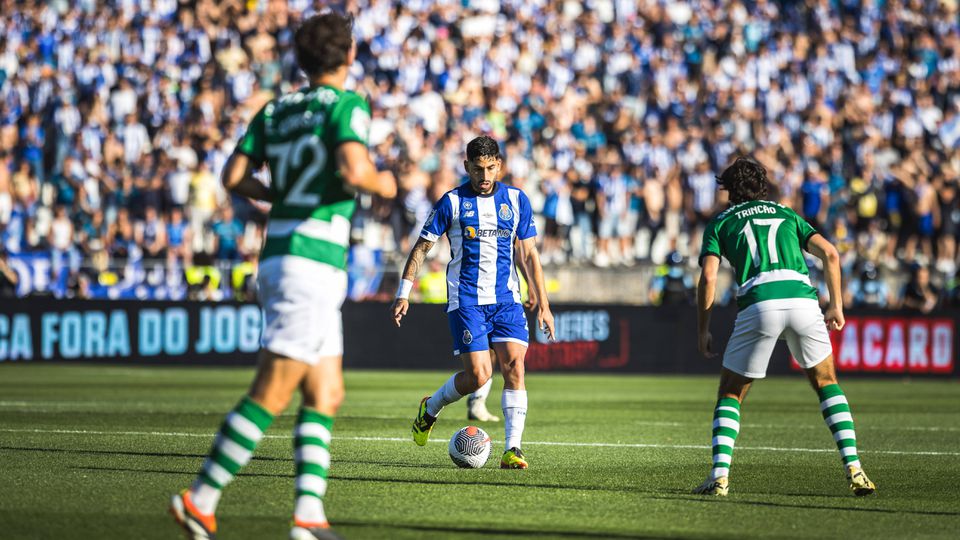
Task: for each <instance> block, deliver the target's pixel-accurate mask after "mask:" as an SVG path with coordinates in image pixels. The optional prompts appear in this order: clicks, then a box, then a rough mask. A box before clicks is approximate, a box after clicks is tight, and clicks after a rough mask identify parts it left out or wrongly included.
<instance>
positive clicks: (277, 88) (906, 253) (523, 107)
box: [0, 0, 960, 311]
mask: <svg viewBox="0 0 960 540" xmlns="http://www.w3.org/2000/svg"><path fill="white" fill-rule="evenodd" d="M2 4H10V2H3V3H2ZM321 4H327V5H330V4H333V7H335V8H338V9H346V10H348V11H351V12H354V13H357V16H356V19H355V36H356V40H357V46H358V53H359V57H358V61H357V63H356V64H355V65H354V66H353V68H352V83H351V84H352V85H353V87H354V88H356V89H357V90H358V91H360V92H362V93H364V94H365V95H367V96H368V99H369V100H370V102H371V105H372V108H373V115H374V118H373V123H372V129H371V141H370V143H371V146H372V147H373V148H374V149H375V150H374V151H375V155H376V157H377V160H378V166H380V167H381V168H389V169H391V170H393V171H394V173H395V175H396V176H397V178H398V182H399V188H400V196H399V197H398V199H396V201H393V202H385V201H380V200H373V199H370V198H364V199H362V201H361V202H362V205H361V208H360V210H359V212H358V214H357V215H356V218H355V229H354V230H355V233H354V236H355V237H354V241H355V245H354V247H353V249H352V251H351V254H350V257H351V259H350V260H351V276H352V278H353V279H352V285H351V297H353V298H355V299H363V298H366V297H371V296H375V295H376V292H377V291H378V290H380V289H381V288H382V287H386V284H385V282H386V281H388V279H389V278H384V277H383V276H384V274H385V272H384V270H386V274H388V275H389V274H390V273H391V272H395V268H396V264H397V257H398V254H402V253H404V252H406V250H407V249H408V248H409V245H410V241H411V240H410V239H411V238H413V237H415V236H416V235H417V233H418V230H419V224H420V223H422V221H423V220H424V218H425V217H426V215H427V213H428V212H429V210H430V207H431V204H432V202H433V201H435V200H436V199H437V198H438V197H439V195H440V194H442V193H443V192H444V191H446V190H448V189H450V188H451V187H452V186H454V185H455V184H456V183H458V182H459V180H460V178H461V176H462V174H463V171H462V165H461V164H460V163H461V161H462V159H463V158H462V151H463V147H464V144H465V141H467V140H469V139H470V138H472V137H473V136H475V135H477V134H479V133H489V134H491V135H492V136H494V137H495V138H497V139H498V140H500V141H502V145H503V149H504V151H505V153H506V158H507V170H508V174H507V177H506V178H505V181H508V182H511V183H513V184H515V185H518V186H520V187H522V188H523V189H524V190H526V192H527V193H529V194H530V196H531V199H532V200H533V202H534V205H535V208H536V210H537V212H538V220H539V224H540V232H541V234H542V235H543V245H542V252H543V258H544V260H545V262H546V263H547V264H548V265H550V266H553V267H554V271H555V272H562V271H567V270H568V269H570V268H580V269H581V275H582V272H587V271H592V270H586V269H592V268H595V267H596V268H601V269H602V268H606V267H611V266H612V267H617V268H627V267H631V266H634V265H636V264H639V266H640V269H629V270H626V269H624V270H619V271H618V272H619V273H618V275H620V276H622V277H630V276H632V275H635V274H637V273H643V272H646V274H652V273H654V272H655V270H654V267H655V266H656V265H659V264H662V263H664V261H665V260H666V255H667V254H668V253H670V252H673V251H677V252H679V254H680V255H681V257H683V260H684V264H685V267H686V271H687V272H688V273H694V272H695V266H696V258H697V253H698V251H697V250H698V244H699V235H700V232H701V231H702V228H703V225H704V223H705V222H706V221H707V220H708V219H709V218H710V217H711V216H712V215H713V214H715V213H716V212H717V211H718V210H719V209H720V208H722V207H723V205H724V204H725V199H724V194H723V193H722V192H719V191H718V190H717V186H716V184H715V182H714V175H715V174H716V173H717V172H718V171H719V170H720V169H721V168H722V167H723V166H724V164H726V163H728V162H729V161H730V160H731V158H732V157H733V156H735V155H737V154H740V153H750V154H752V155H753V156H755V157H756V158H757V159H758V160H760V161H761V162H762V163H763V164H764V165H766V166H767V167H768V168H769V169H770V170H771V171H772V178H771V179H772V181H773V182H774V184H775V187H776V189H775V198H776V200H778V201H779V202H781V203H783V204H786V205H789V206H791V207H793V208H794V209H796V210H797V211H798V212H800V213H801V215H802V216H804V217H805V218H806V219H808V220H809V221H810V222H811V223H813V224H814V225H815V226H816V227H817V228H818V229H819V230H820V231H822V232H823V233H824V234H825V235H826V236H828V237H829V238H830V239H831V240H832V241H834V242H835V243H836V244H837V245H838V246H839V247H840V249H841V251H842V254H843V266H844V270H845V275H847V276H850V278H851V279H849V280H848V284H847V285H848V294H849V296H850V301H851V302H853V303H860V304H866V305H877V306H899V305H901V304H903V305H905V306H915V307H916V309H919V310H921V311H930V310H932V309H935V307H936V306H937V305H939V304H940V303H943V302H956V297H957V296H958V294H957V291H958V288H957V287H956V283H957V280H956V268H957V249H956V240H957V236H958V234H960V196H958V181H960V153H958V152H957V149H958V148H960V29H958V6H957V2H956V0H942V1H938V2H922V1H899V0H888V1H886V2H874V1H859V0H838V1H834V2H826V1H813V0H810V1H807V2H785V1H771V0H757V1H749V2H748V1H739V0H731V1H725V0H716V1H714V0H690V1H683V2H661V1H653V0H640V1H633V0H587V1H584V2H580V1H559V0H501V1H498V0H462V1H459V2H454V1H450V0H446V1H442V0H441V1H435V2H434V1H425V0H417V1H404V2H399V1H387V0H372V1H366V0H351V1H348V2H332V3H325V2H318V3H315V4H314V3H311V2H307V1H304V0H294V1H291V2H268V1H265V0H261V1H256V0H250V1H248V2H240V1H235V0H228V1H221V2H215V1H212V0H197V1H179V2H178V1H176V0H157V1H155V2H151V3H141V2H133V1H118V2H96V1H94V0H82V1H79V2H76V3H68V2H62V1H55V2H27V3H19V2H18V3H17V9H13V8H12V7H11V6H10V5H5V6H4V8H3V11H4V13H7V14H10V16H8V17H5V18H4V21H5V22H4V23H3V25H4V27H3V28H2V32H0V236H2V245H3V248H2V249H3V251H4V254H3V257H0V286H2V287H3V288H4V290H9V289H10V287H11V286H17V287H18V291H19V293H20V294H21V295H22V294H28V293H31V294H40V293H45V294H54V295H56V296H78V297H85V296H94V297H147V298H185V297H188V296H189V297H194V298H204V299H216V298H222V297H227V298H229V297H233V296H235V295H238V294H239V296H241V297H244V298H249V297H250V295H251V291H250V284H251V280H250V279H249V278H248V277H247V276H249V275H251V274H252V273H253V266H254V265H255V263H256V258H255V255H256V253H257V251H258V249H259V246H260V242H261V236H262V233H263V229H264V220H265V214H264V210H265V209H264V208H263V207H262V206H260V205H257V204H252V203H250V202H249V201H246V200H240V199H237V198H234V199H230V198H229V197H228V196H227V195H226V194H225V193H224V191H223V189H222V188H221V187H220V184H219V181H218V178H219V173H220V170H221V168H222V167H223V164H224V162H225V160H226V158H227V156H229V154H230V152H231V151H232V149H233V145H234V144H235V141H236V140H237V139H238V138H239V137H240V135H241V134H242V130H243V128H244V125H245V122H246V121H247V120H249V119H250V118H251V117H252V115H253V114H254V113H255V112H256V111H257V110H258V109H259V108H260V107H262V106H263V105H264V104H265V103H266V102H267V101H269V99H271V97H272V96H274V95H275V94H277V93H278V92H281V91H285V90H287V89H289V88H290V87H292V86H294V85H298V84H301V83H302V81H303V79H302V77H301V75H300V74H298V73H297V72H296V69H295V63H294V59H293V53H292V50H291V47H290V42H291V35H292V32H291V29H292V28H294V27H295V25H296V22H297V21H298V20H300V19H301V18H303V17H304V16H306V15H309V14H311V13H313V12H314V10H315V9H320V7H319V6H320V5H321ZM98 5H99V6H100V7H101V8H102V7H103V5H109V6H110V8H111V9H110V10H109V11H104V10H103V9H99V8H98ZM436 251H438V252H441V255H440V256H441V257H442V256H443V255H442V252H443V251H444V250H436ZM441 262H443V261H441ZM237 265H239V269H237V270H236V271H235V269H234V267H235V266H237ZM9 269H12V271H8V270H9ZM597 271H601V270H597ZM603 271H608V270H603ZM11 272H12V273H11ZM11 282H16V283H13V285H11ZM608 282H609V280H608ZM931 283H932V284H933V285H931ZM388 288H389V287H388ZM616 292H617V291H611V295H610V296H611V297H615V296H616V294H615V293H616ZM636 296H637V298H636V301H637V302H646V301H647V295H645V294H638V295H636ZM918 298H919V300H918ZM904 299H905V300H904Z"/></svg>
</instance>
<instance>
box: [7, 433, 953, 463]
mask: <svg viewBox="0 0 960 540" xmlns="http://www.w3.org/2000/svg"><path fill="white" fill-rule="evenodd" d="M0 433H50V434H58V435H136V436H144V435H146V436H156V437H204V438H212V437H213V434H211V433H186V432H176V431H174V432H168V431H92V430H83V429H14V428H0ZM263 438H264V439H287V440H289V439H292V438H293V436H292V435H264V437H263ZM336 439H337V440H338V441H374V442H404V443H407V442H410V439H409V438H406V437H347V436H341V435H337V437H336ZM429 442H432V443H438V444H447V441H445V440H432V441H429ZM492 442H495V443H499V442H502V441H492ZM526 443H527V444H531V445H541V446H585V447H591V448H668V449H690V450H704V449H709V448H712V446H707V445H704V444H656V443H580V442H556V441H526ZM737 449H738V450H759V451H764V452H814V453H823V452H826V453H833V452H836V449H835V448H780V447H777V446H738V447H737ZM870 454H887V455H897V456H960V452H928V451H918V452H907V451H902V450H870V451H868V452H866V455H870Z"/></svg>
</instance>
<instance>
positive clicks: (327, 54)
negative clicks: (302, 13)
mask: <svg viewBox="0 0 960 540" xmlns="http://www.w3.org/2000/svg"><path fill="white" fill-rule="evenodd" d="M293 42H294V51H295V54H296V56H297V65H298V66H300V69H302V70H303V71H304V72H305V73H306V74H307V75H309V76H316V75H323V74H325V73H330V72H333V71H336V70H337V69H338V68H339V67H340V66H343V65H345V64H346V63H347V55H348V54H350V47H352V46H353V17H352V16H350V15H341V14H339V13H336V12H334V11H328V12H326V13H323V14H322V15H314V16H312V17H310V18H309V19H307V20H305V21H303V24H301V25H300V28H297V32H296V34H294V37H293Z"/></svg>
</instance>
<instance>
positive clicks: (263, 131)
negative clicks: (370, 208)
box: [170, 12, 396, 540]
mask: <svg viewBox="0 0 960 540" xmlns="http://www.w3.org/2000/svg"><path fill="white" fill-rule="evenodd" d="M352 26H353V21H352V19H351V18H349V17H344V16H342V15H339V14H337V13H333V12H329V13H325V14H323V15H317V16H314V17H311V18H309V19H307V20H306V21H305V22H304V23H303V24H302V25H301V26H300V28H299V29H298V30H297V31H296V34H295V36H294V41H295V50H296V57H297V63H298V64H299V66H300V68H301V69H302V70H303V71H304V72H305V73H306V75H307V77H308V79H309V82H310V84H309V86H308V87H305V88H303V89H301V90H298V91H296V92H293V93H290V94H286V95H283V96H281V97H280V98H278V99H274V100H272V101H270V102H269V103H267V105H266V106H264V107H263V109H262V110H260V112H258V113H257V115H256V116H255V117H254V118H253V121H252V122H251V123H250V126H249V127H248V129H247V132H246V134H245V135H244V137H243V138H242V139H241V140H240V142H239V144H238V145H237V148H236V150H235V151H234V153H233V155H232V156H231V157H230V159H229V161H228V162H227V164H226V166H225V167H224V171H223V184H224V186H225V187H226V188H227V189H229V190H231V191H232V192H234V193H237V194H239V195H242V196H246V197H250V198H253V199H258V200H263V201H270V202H271V203H272V206H271V209H270V220H269V223H268V225H267V235H266V236H267V238H266V243H265V245H264V246H263V250H262V252H261V254H260V275H259V277H258V279H259V284H260V298H261V303H262V306H263V312H264V318H265V324H264V330H263V335H262V337H261V352H260V357H259V365H258V368H257V374H256V376H255V378H254V380H253V384H252V385H251V386H250V390H249V392H248V393H247V395H246V396H244V397H243V399H241V400H240V402H239V403H238V404H237V406H236V407H235V408H234V409H233V411H231V412H230V413H229V414H228V415H227V416H226V418H225V419H224V422H223V425H222V426H221V427H220V431H219V432H218V433H217V436H216V438H215V440H214V442H213V448H212V449H211V451H210V454H209V456H208V457H207V459H206V461H205V462H204V464H203V467H202V469H201V470H200V473H199V474H198V476H197V478H196V480H195V481H194V482H193V485H192V486H191V487H190V488H188V489H185V490H183V491H182V492H181V493H179V494H177V495H174V496H173V499H172V502H171V508H170V510H171V512H172V513H173V514H174V517H175V518H176V519H177V521H178V522H179V523H180V525H181V526H182V527H183V528H184V530H185V531H186V532H187V536H188V537H189V538H193V539H208V538H213V537H214V536H215V534H216V529H217V525H216V519H215V518H214V512H215V510H216V508H217V503H218V501H219V500H220V494H221V491H222V490H223V488H224V487H226V485H227V484H228V483H230V481H231V480H233V479H234V478H235V477H236V475H237V474H238V473H239V471H240V469H241V468H242V467H243V466H244V465H246V463H247V462H248V461H250V458H251V457H252V455H253V452H254V450H255V449H256V446H257V443H258V442H259V441H260V440H261V439H262V438H263V435H264V432H265V431H266V430H267V428H268V427H269V426H270V424H271V423H272V422H273V420H274V418H275V417H276V415H278V414H280V413H281V412H282V411H283V410H284V409H285V408H286V407H287V404H288V403H289V402H290V399H291V398H292V396H293V394H294V392H296V391H297V390H298V389H299V390H300V393H301V395H302V403H301V407H300V410H299V414H298V416H297V421H296V427H295V428H294V450H295V452H294V461H295V467H296V480H295V497H296V499H295V501H296V502H295V509H294V516H293V527H292V528H291V530H290V538H292V539H295V540H311V539H317V538H325V539H330V538H337V536H336V535H335V534H334V533H333V532H332V531H331V530H330V528H329V525H328V523H327V518H326V516H325V514H324V511H323V503H322V498H323V496H324V493H325V492H326V489H327V470H328V468H329V466H330V442H331V431H332V429H333V417H334V414H335V413H336V411H337V408H338V407H339V405H340V402H341V400H342V399H343V394H344V391H343V375H342V371H341V366H342V352H343V335H342V331H341V324H342V323H341V316H340V306H341V304H342V303H343V300H344V297H345V296H346V287H347V276H346V271H345V269H346V254H347V246H348V243H349V240H350V218H351V216H352V215H353V212H354V208H355V206H356V203H355V201H354V198H355V191H356V190H358V189H359V190H362V191H366V192H369V193H373V194H377V195H380V196H382V197H386V198H392V197H394V196H395V195H396V181H395V180H394V178H393V176H392V175H390V174H389V173H387V174H384V173H378V172H377V170H376V168H375V167H374V165H373V163H372V162H371V160H370V155H369V153H368V150H367V131H368V126H369V124H370V111H369V106H368V105H367V103H366V101H365V100H364V99H363V98H362V97H360V96H359V95H357V94H355V93H353V92H349V91H346V90H344V83H345V81H346V78H347V70H348V67H349V66H350V64H352V63H353V61H354V57H355V56H356V50H355V48H354V43H353V37H352ZM263 165H268V166H269V169H270V176H271V184H270V186H269V187H267V186H265V185H263V184H262V183H261V182H259V181H258V180H257V179H255V178H254V177H253V171H254V170H257V169H259V168H261V167H262V166H263Z"/></svg>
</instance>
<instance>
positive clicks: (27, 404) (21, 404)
mask: <svg viewBox="0 0 960 540" xmlns="http://www.w3.org/2000/svg"><path fill="white" fill-rule="evenodd" d="M83 405H109V406H117V405H127V406H129V405H131V403H129V402H123V403H120V402H113V401H11V400H0V408H11V409H28V410H27V411H26V412H31V413H33V412H35V413H54V412H64V411H63V409H59V410H49V409H42V408H38V407H51V406H52V407H63V408H72V407H82V406H83ZM133 405H153V403H136V402H135V403H133ZM155 410H159V409H155ZM69 412H81V411H77V410H76V409H74V410H72V411H69ZM203 412H204V413H205V414H214V413H216V414H222V413H221V411H220V410H219V409H217V410H216V411H203ZM280 416H281V417H288V416H289V417H293V416H296V413H283V414H280ZM338 418H363V419H372V420H406V419H407V418H408V417H407V416H396V415H369V414H360V413H358V414H342V415H339V416H338ZM630 423H631V424H633V425H637V426H654V427H690V426H694V427H703V425H704V424H703V423H695V422H662V421H654V420H633V421H631V422H630ZM742 427H743V428H744V429H752V428H757V429H787V428H789V429H797V428H809V429H823V424H822V423H819V422H818V423H816V424H810V425H796V424H749V423H747V424H742ZM864 429H865V430H867V431H948V432H960V427H951V426H891V425H885V426H872V427H866V428H864ZM738 448H739V447H738Z"/></svg>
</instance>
